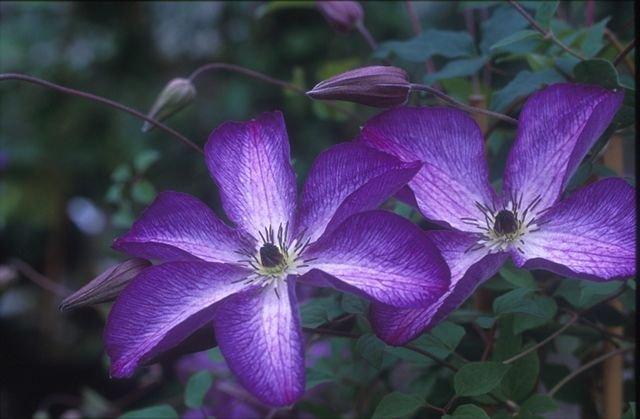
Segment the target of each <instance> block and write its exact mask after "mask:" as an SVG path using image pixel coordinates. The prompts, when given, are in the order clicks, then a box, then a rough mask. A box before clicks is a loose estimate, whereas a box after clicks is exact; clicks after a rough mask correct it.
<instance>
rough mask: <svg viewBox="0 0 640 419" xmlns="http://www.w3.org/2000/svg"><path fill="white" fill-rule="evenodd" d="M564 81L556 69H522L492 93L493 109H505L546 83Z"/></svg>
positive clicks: (498, 110)
mask: <svg viewBox="0 0 640 419" xmlns="http://www.w3.org/2000/svg"><path fill="white" fill-rule="evenodd" d="M562 81H564V77H562V75H561V74H560V73H558V72H557V71H556V70H554V69H551V68H549V69H546V70H542V71H536V72H530V71H527V70H524V71H521V72H520V73H518V75H517V76H516V77H515V78H514V79H513V80H511V81H510V82H509V84H507V85H506V86H505V87H503V88H502V89H500V90H498V91H496V92H494V93H493V94H492V95H491V109H492V110H494V111H497V112H501V111H504V110H505V109H507V108H508V107H509V105H510V104H511V103H513V102H514V101H515V100H517V99H519V98H521V97H524V96H528V95H529V94H531V93H533V92H534V91H536V90H538V89H540V88H542V87H543V86H545V85H549V84H553V83H559V82H562Z"/></svg>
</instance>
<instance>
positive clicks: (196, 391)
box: [184, 371, 213, 409]
mask: <svg viewBox="0 0 640 419" xmlns="http://www.w3.org/2000/svg"><path fill="white" fill-rule="evenodd" d="M211 384H213V376H212V375H211V373H210V372H209V371H199V372H196V373H195V374H193V375H192V376H191V377H190V378H189V381H187V385H186V387H185V389H184V404H185V405H187V407H190V408H192V409H196V408H198V407H200V406H202V402H203V401H204V396H205V395H206V394H207V391H209V389H210V388H211Z"/></svg>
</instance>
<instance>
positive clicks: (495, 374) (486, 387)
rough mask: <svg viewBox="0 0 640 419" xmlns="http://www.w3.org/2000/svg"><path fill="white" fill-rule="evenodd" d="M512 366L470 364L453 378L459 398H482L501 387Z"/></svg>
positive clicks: (488, 363)
mask: <svg viewBox="0 0 640 419" xmlns="http://www.w3.org/2000/svg"><path fill="white" fill-rule="evenodd" d="M509 368H510V366H509V365H504V364H503V363H501V362H470V363H468V364H465V365H463V366H462V368H460V370H458V372H457V373H456V375H455V376H454V377H453V387H454V389H455V391H456V394H457V395H458V396H480V395H482V394H487V393H489V392H490V391H491V390H493V389H494V388H496V387H497V386H499V385H500V382H501V381H502V377H504V375H505V374H506V373H507V371H509Z"/></svg>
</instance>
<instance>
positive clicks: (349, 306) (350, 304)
mask: <svg viewBox="0 0 640 419" xmlns="http://www.w3.org/2000/svg"><path fill="white" fill-rule="evenodd" d="M341 306H342V310H344V312H345V313H350V314H365V313H366V312H367V309H368V308H369V302H368V301H366V300H364V299H362V298H360V297H356V296H355V295H353V294H346V293H345V294H342V300H341Z"/></svg>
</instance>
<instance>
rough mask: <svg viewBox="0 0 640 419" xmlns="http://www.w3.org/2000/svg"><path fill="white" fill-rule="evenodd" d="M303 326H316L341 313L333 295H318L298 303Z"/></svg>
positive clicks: (340, 308)
mask: <svg viewBox="0 0 640 419" xmlns="http://www.w3.org/2000/svg"><path fill="white" fill-rule="evenodd" d="M300 314H301V316H302V326H303V327H318V326H322V325H323V324H325V323H328V322H330V321H331V320H333V319H335V318H336V317H338V316H340V315H341V314H343V311H342V307H340V303H339V302H338V300H337V298H336V297H335V296H330V297H320V298H314V299H312V300H309V301H307V302H305V303H303V304H301V305H300Z"/></svg>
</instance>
